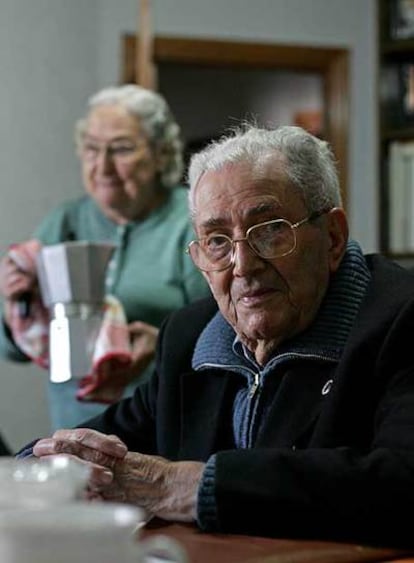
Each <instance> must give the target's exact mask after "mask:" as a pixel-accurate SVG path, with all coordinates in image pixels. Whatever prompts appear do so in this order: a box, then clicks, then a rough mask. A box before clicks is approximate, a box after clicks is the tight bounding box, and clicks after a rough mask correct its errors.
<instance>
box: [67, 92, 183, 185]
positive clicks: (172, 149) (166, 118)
mask: <svg viewBox="0 0 414 563" xmlns="http://www.w3.org/2000/svg"><path fill="white" fill-rule="evenodd" d="M112 104H119V105H121V106H122V107H123V108H125V109H126V110H127V111H128V113H130V114H131V115H132V116H135V117H136V118H138V119H139V121H140V124H141V125H142V127H143V129H144V131H145V132H146V134H147V135H148V138H149V141H150V143H151V144H152V145H153V146H154V148H160V149H161V150H162V152H163V154H165V155H166V159H165V165H164V169H163V170H162V172H161V183H162V184H163V185H164V186H165V187H172V186H174V185H175V184H177V182H179V181H180V179H181V177H182V174H183V167H184V164H183V162H184V161H183V142H182V139H181V130H180V127H179V125H178V123H177V122H176V120H175V118H174V116H173V114H172V112H171V110H170V108H169V106H168V104H167V102H166V100H165V99H164V98H163V97H162V96H161V95H160V94H158V93H156V92H153V91H152V90H147V89H146V88H143V87H142V86H138V85H136V84H125V85H122V86H111V87H108V88H104V89H103V90H100V91H99V92H97V93H96V94H94V95H93V96H91V97H90V98H89V100H88V111H91V110H92V109H93V108H95V107H98V106H102V105H112ZM86 121H87V117H84V118H82V119H80V120H79V121H78V122H77V124H76V137H77V140H79V139H80V138H81V137H82V136H83V134H84V133H85V128H86Z"/></svg>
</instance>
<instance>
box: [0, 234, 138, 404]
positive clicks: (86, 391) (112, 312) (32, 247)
mask: <svg viewBox="0 0 414 563" xmlns="http://www.w3.org/2000/svg"><path fill="white" fill-rule="evenodd" d="M40 250H41V243H40V242H39V241H37V240H28V241H26V242H23V243H20V244H13V245H11V246H10V249H9V253H8V255H9V257H10V258H11V259H12V260H13V261H14V262H15V263H16V265H17V266H18V268H19V269H20V270H22V271H23V272H26V273H28V274H29V275H32V276H33V280H34V281H36V280H37V269H36V257H37V254H38V253H39V251H40ZM25 298H26V299H28V300H29V302H28V303H27V314H26V315H24V316H22V314H21V304H19V302H18V301H16V302H14V303H13V305H12V308H11V319H10V330H11V333H12V336H13V339H14V341H15V343H16V345H17V346H18V347H19V348H20V349H21V350H22V352H24V354H26V356H28V357H29V358H30V359H31V360H32V361H33V362H35V363H36V364H37V365H39V366H41V367H43V368H45V369H49V321H50V315H49V311H48V309H47V308H46V307H45V306H44V305H43V303H42V300H41V297H40V294H39V292H38V289H37V284H36V289H35V290H33V291H32V292H30V293H29V294H28V295H27V296H26V297H25ZM131 363H132V356H131V348H130V340H129V333H128V325H127V320H126V317H125V312H124V309H123V307H122V304H121V303H120V301H119V300H118V299H117V298H116V297H114V296H112V295H111V296H107V297H106V298H105V303H104V313H103V319H102V325H101V329H100V332H99V334H98V337H97V339H96V342H95V348H94V354H93V359H92V366H91V370H90V373H87V374H85V376H84V377H83V378H80V379H79V388H78V391H77V393H76V397H77V398H78V399H79V400H80V401H91V402H102V403H113V402H115V401H117V400H118V399H119V398H120V396H121V395H122V391H123V389H124V387H125V385H126V382H125V378H124V377H120V376H119V374H121V373H122V372H125V371H126V370H128V368H129V367H130V366H131Z"/></svg>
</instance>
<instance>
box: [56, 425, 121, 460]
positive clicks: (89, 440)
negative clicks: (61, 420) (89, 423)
mask: <svg viewBox="0 0 414 563" xmlns="http://www.w3.org/2000/svg"><path fill="white" fill-rule="evenodd" d="M53 439H55V440H63V441H65V442H66V441H68V442H74V443H75V444H78V445H81V446H84V447H87V448H91V449H96V450H98V451H99V452H101V453H103V454H107V455H109V456H113V457H115V458H119V459H122V458H123V457H124V456H125V455H126V453H127V451H128V448H127V447H126V445H125V444H124V443H123V442H122V440H120V439H119V438H118V437H117V436H114V435H106V434H102V433H101V432H97V431H96V430H91V429H89V428H76V429H73V430H57V431H56V432H55V433H54V434H53Z"/></svg>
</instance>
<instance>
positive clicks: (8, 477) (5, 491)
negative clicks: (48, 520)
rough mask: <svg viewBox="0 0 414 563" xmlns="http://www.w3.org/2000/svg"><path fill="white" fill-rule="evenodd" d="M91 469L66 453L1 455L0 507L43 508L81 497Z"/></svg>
mask: <svg viewBox="0 0 414 563" xmlns="http://www.w3.org/2000/svg"><path fill="white" fill-rule="evenodd" d="M89 473H90V470H89V468H88V467H87V465H85V464H83V463H81V462H79V461H77V460H76V459H74V458H71V457H70V456H67V455H56V456H49V457H44V458H36V457H31V458H26V459H16V458H14V457H2V458H0V509H6V508H9V509H15V508H19V507H22V508H23V507H27V508H42V507H44V506H49V505H51V504H62V503H65V502H70V501H73V500H75V499H78V498H81V497H82V494H83V491H84V489H85V487H86V484H87V481H88V477H89Z"/></svg>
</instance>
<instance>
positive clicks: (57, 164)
mask: <svg viewBox="0 0 414 563" xmlns="http://www.w3.org/2000/svg"><path fill="white" fill-rule="evenodd" d="M137 7H138V1H137V0H116V1H114V0H87V1H85V0H0V69H1V77H2V81H1V87H0V148H1V150H0V170H1V173H2V175H1V183H0V193H1V195H2V199H1V201H2V205H0V247H1V248H0V250H3V249H4V248H5V247H6V245H7V244H8V243H10V242H12V241H16V240H21V239H23V238H25V237H27V236H29V234H30V232H31V230H32V229H33V228H34V226H35V225H36V224H37V222H38V221H39V219H40V218H41V217H42V216H43V214H44V213H45V212H46V210H48V209H50V208H51V207H52V205H54V204H55V203H57V202H59V201H61V200H62V199H64V198H67V197H69V196H72V195H76V194H77V193H80V190H81V187H80V184H79V179H78V168H77V163H76V160H75V158H74V155H73V147H72V129H73V123H74V121H75V119H76V118H77V117H78V116H79V115H80V114H81V112H82V111H83V108H84V104H85V101H86V98H87V96H88V95H89V94H91V93H92V92H93V91H95V90H96V89H97V88H99V87H101V86H105V85H108V84H110V83H117V82H118V81H119V78H120V64H121V53H120V46H121V36H122V34H124V33H126V32H135V30H136V26H137V12H138V10H137ZM153 25H154V29H155V33H156V34H159V35H182V36H188V37H191V36H194V37H206V38H218V39H229V40H246V41H263V42H270V43H279V42H280V43H284V42H285V43H295V44H300V43H303V44H307V45H309V44H315V45H318V46H323V45H329V46H340V47H347V48H349V49H350V51H351V54H352V61H351V64H352V68H351V122H350V130H351V138H350V170H349V179H350V220H351V231H352V235H353V236H355V237H356V238H358V239H359V240H360V241H361V242H362V244H363V247H364V249H365V250H368V251H370V250H375V249H376V248H377V229H376V221H377V212H376V206H377V197H376V191H375V190H376V185H377V179H376V173H375V169H376V167H375V162H376V143H375V131H376V129H375V128H376V123H375V105H374V103H373V99H374V95H375V76H374V68H375V41H374V38H375V33H374V29H375V28H374V26H375V11H374V0H347V1H346V2H345V1H344V0H254V1H252V0H209V1H208V2H205V0H153ZM0 376H1V393H0V430H2V431H3V433H4V434H5V435H6V438H8V439H9V441H10V442H11V443H12V445H13V446H14V447H17V446H20V445H21V444H23V443H25V442H26V441H28V440H29V439H31V438H32V437H34V436H38V435H42V434H45V433H46V432H47V428H48V420H47V415H46V403H45V398H44V391H43V379H44V377H45V374H44V373H41V372H40V370H38V369H36V368H33V367H21V366H15V365H11V364H8V363H6V362H0Z"/></svg>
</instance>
